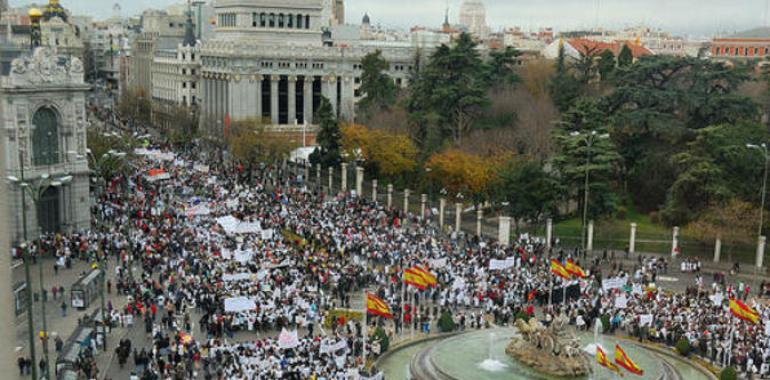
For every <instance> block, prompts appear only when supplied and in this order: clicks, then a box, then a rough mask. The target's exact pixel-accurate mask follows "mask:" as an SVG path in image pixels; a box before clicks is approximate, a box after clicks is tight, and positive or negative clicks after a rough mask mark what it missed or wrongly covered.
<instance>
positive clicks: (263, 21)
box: [259, 13, 267, 28]
mask: <svg viewBox="0 0 770 380" xmlns="http://www.w3.org/2000/svg"><path fill="white" fill-rule="evenodd" d="M259 26H261V27H263V28H264V27H266V26H267V15H266V14H265V13H260V14H259Z"/></svg>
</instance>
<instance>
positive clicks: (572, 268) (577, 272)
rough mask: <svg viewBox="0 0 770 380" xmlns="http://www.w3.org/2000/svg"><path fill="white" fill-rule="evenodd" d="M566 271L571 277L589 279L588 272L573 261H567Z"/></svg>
mask: <svg viewBox="0 0 770 380" xmlns="http://www.w3.org/2000/svg"><path fill="white" fill-rule="evenodd" d="M564 269H566V270H567V272H569V273H570V274H571V275H573V276H575V277H577V278H586V277H588V276H587V275H586V272H584V271H583V268H581V267H579V266H578V265H577V264H575V262H574V261H572V259H567V265H566V266H565V267H564Z"/></svg>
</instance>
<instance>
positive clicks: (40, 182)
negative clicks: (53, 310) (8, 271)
mask: <svg viewBox="0 0 770 380" xmlns="http://www.w3.org/2000/svg"><path fill="white" fill-rule="evenodd" d="M22 153H23V151H22V150H19V174H20V178H16V177H8V180H9V181H10V182H11V183H13V184H14V185H16V186H18V187H19V189H20V190H21V205H22V213H21V214H22V224H23V226H22V234H23V239H24V246H25V247H26V243H27V241H28V239H29V238H28V234H27V195H29V196H30V198H31V199H32V202H33V204H34V205H35V209H36V210H37V209H38V207H39V205H40V199H41V198H42V196H43V194H45V192H46V190H48V189H49V188H52V187H61V186H63V185H64V184H66V183H69V182H71V181H72V176H70V175H66V176H63V177H59V178H51V176H50V174H43V175H41V176H40V178H39V179H37V180H35V182H29V181H27V178H25V176H24V162H23V154H22ZM28 193H29V194H28ZM38 222H39V221H38ZM38 224H39V223H38ZM24 251H25V252H26V253H27V257H25V260H24V272H25V273H24V274H25V277H26V281H27V292H28V293H27V313H28V315H27V323H29V339H30V356H31V359H32V361H33V368H32V371H33V375H36V373H35V372H36V368H35V367H36V366H37V363H36V358H35V353H34V325H33V320H32V283H31V277H30V273H29V258H30V257H29V254H30V253H29V250H28V249H26V248H25V249H24ZM38 275H39V281H40V295H41V297H40V311H41V319H42V322H43V323H42V330H41V332H40V338H41V340H42V343H43V358H44V362H45V367H44V373H43V374H42V376H43V377H44V378H45V379H50V370H49V368H50V362H49V358H48V338H49V333H48V325H47V322H46V315H45V302H46V301H45V300H44V299H43V297H42V295H43V293H44V292H45V285H44V283H43V260H42V257H40V263H38ZM36 378H37V377H36Z"/></svg>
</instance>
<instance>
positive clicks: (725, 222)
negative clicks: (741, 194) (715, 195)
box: [686, 199, 759, 257]
mask: <svg viewBox="0 0 770 380" xmlns="http://www.w3.org/2000/svg"><path fill="white" fill-rule="evenodd" d="M758 219H759V211H758V210H757V208H756V207H754V205H752V204H751V203H748V202H743V201H741V200H738V199H731V200H728V201H725V202H720V203H715V204H713V205H711V206H709V207H708V208H707V209H706V210H704V211H703V212H702V213H701V214H700V215H699V216H698V217H697V218H696V219H695V220H694V221H693V222H692V223H690V224H689V225H688V226H687V228H686V231H687V232H688V235H690V236H694V237H695V238H696V239H698V240H700V241H702V242H704V243H712V242H713V241H714V239H715V238H718V239H721V240H722V242H723V243H724V244H725V246H726V247H728V255H730V257H732V251H731V250H729V247H730V246H731V245H735V244H740V243H744V244H752V243H753V242H754V240H755V239H756V236H755V234H756V228H757V223H756V221H757V220H758Z"/></svg>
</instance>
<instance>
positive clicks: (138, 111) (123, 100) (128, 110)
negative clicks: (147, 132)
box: [118, 88, 152, 124]
mask: <svg viewBox="0 0 770 380" xmlns="http://www.w3.org/2000/svg"><path fill="white" fill-rule="evenodd" d="M118 112H119V113H120V116H121V117H123V118H128V119H129V120H131V121H132V122H134V123H143V124H149V123H150V122H151V120H150V115H151V114H152V103H151V101H150V98H149V96H147V94H146V93H145V91H144V89H142V88H138V89H135V90H128V89H127V90H125V91H124V92H123V94H121V96H120V101H119V102H118Z"/></svg>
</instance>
